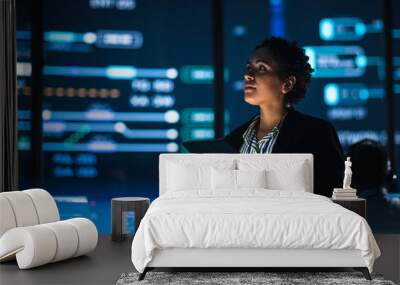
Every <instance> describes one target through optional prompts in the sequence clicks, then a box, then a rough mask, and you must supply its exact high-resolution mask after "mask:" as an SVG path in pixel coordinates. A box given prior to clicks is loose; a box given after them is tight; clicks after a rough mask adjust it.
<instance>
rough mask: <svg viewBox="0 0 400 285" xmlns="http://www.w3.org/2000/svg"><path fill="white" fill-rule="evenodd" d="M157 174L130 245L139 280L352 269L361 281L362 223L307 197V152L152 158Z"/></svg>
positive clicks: (366, 241) (366, 265) (366, 246)
mask: <svg viewBox="0 0 400 285" xmlns="http://www.w3.org/2000/svg"><path fill="white" fill-rule="evenodd" d="M210 167H212V170H211V168H210ZM159 173H160V188H159V189H160V197H159V198H157V199H156V200H155V201H153V203H152V205H151V206H150V208H149V210H148V211H147V213H146V215H145V217H144V218H143V220H142V222H141V223H140V226H139V228H138V230H137V233H136V235H135V237H134V240H133V243H132V262H133V264H134V266H135V267H136V269H137V270H138V271H139V272H141V273H142V274H141V276H140V279H142V278H144V275H145V273H146V271H148V270H150V269H152V268H155V267H168V268H171V267H238V268H243V267H354V268H358V269H361V270H362V271H363V273H364V275H365V277H366V278H370V275H369V272H372V268H373V263H374V260H375V259H376V258H377V257H379V255H380V251H379V248H378V246H377V244H376V242H375V239H374V237H373V235H372V232H371V230H370V228H369V226H368V224H367V222H366V221H365V220H364V219H363V218H362V217H360V216H359V215H357V214H355V213H353V212H351V211H349V210H347V209H345V208H343V207H341V206H339V205H337V204H335V203H333V202H332V201H330V199H328V198H326V197H323V196H319V195H315V194H312V192H313V183H312V181H313V176H312V175H313V158H312V155H310V154H265V155H260V154H258V155H251V154H161V155H160V163H159Z"/></svg>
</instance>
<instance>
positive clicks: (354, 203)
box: [331, 198, 367, 219]
mask: <svg viewBox="0 0 400 285" xmlns="http://www.w3.org/2000/svg"><path fill="white" fill-rule="evenodd" d="M331 200H332V202H334V203H336V204H339V205H340V206H342V207H344V208H346V209H348V210H350V211H353V212H354V213H356V214H359V215H360V216H361V217H363V218H364V219H366V218H367V201H366V200H365V199H362V198H354V199H351V200H350V199H348V200H344V199H343V200H340V199H332V198H331Z"/></svg>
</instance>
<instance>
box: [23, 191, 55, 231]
mask: <svg viewBox="0 0 400 285" xmlns="http://www.w3.org/2000/svg"><path fill="white" fill-rule="evenodd" d="M22 193H25V194H28V195H29V196H30V198H31V199H32V201H33V204H34V206H35V209H36V213H37V215H38V218H39V224H44V223H51V222H56V221H59V220H60V214H59V213H58V209H57V205H56V202H55V201H54V199H53V197H51V195H50V193H49V192H47V191H46V190H43V189H39V188H35V189H28V190H24V191H22Z"/></svg>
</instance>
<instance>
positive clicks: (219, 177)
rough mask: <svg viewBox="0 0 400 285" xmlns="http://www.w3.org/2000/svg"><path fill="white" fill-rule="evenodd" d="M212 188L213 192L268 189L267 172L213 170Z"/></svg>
mask: <svg viewBox="0 0 400 285" xmlns="http://www.w3.org/2000/svg"><path fill="white" fill-rule="evenodd" d="M211 181H212V183H211V188H212V189H213V190H219V189H223V190H231V191H232V190H238V189H241V188H266V187H267V177H266V171H265V170H264V169H263V170H256V169H255V170H240V169H239V170H231V169H215V168H212V169H211Z"/></svg>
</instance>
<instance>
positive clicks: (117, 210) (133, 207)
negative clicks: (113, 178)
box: [111, 197, 150, 241]
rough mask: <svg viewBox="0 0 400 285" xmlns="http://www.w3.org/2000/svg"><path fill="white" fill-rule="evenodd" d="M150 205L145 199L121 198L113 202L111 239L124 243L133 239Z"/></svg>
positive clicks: (114, 199) (148, 200)
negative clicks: (128, 238)
mask: <svg viewBox="0 0 400 285" xmlns="http://www.w3.org/2000/svg"><path fill="white" fill-rule="evenodd" d="M149 205H150V199H148V198H143V197H120V198H113V199H112V200H111V223H112V229H111V239H112V240H113V241H123V240H125V239H126V238H127V237H128V236H131V237H133V236H134V235H135V232H136V230H137V228H138V227H139V224H140V221H141V220H142V218H143V217H144V214H145V213H146V211H147V209H148V208H149Z"/></svg>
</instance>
